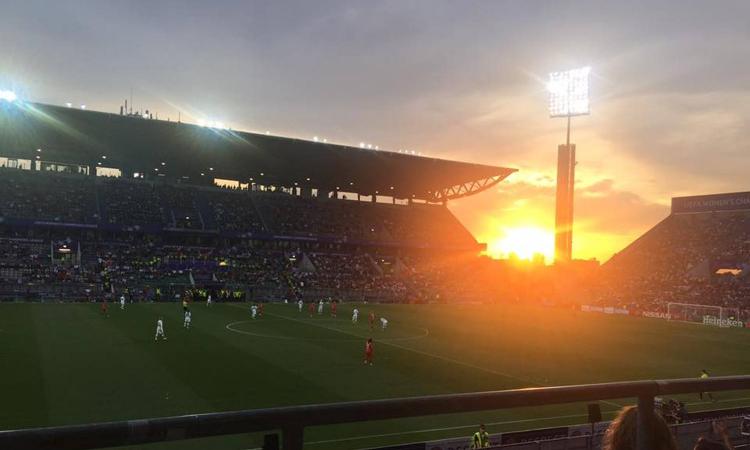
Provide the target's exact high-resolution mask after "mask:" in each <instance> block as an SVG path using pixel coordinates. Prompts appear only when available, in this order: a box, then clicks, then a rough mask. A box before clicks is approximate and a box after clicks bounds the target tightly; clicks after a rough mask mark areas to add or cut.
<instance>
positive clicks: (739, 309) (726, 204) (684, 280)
mask: <svg viewBox="0 0 750 450" xmlns="http://www.w3.org/2000/svg"><path fill="white" fill-rule="evenodd" d="M748 269H750V193H748V192H738V193H727V194H715V195H701V196H691V197H676V198H673V199H672V211H671V214H670V215H669V216H668V217H667V218H665V219H664V220H662V221H661V222H660V223H658V224H657V225H656V226H654V227H653V228H652V229H650V230H648V231H647V232H646V233H645V234H644V235H643V236H641V237H639V238H638V239H637V240H635V241H634V242H633V243H632V244H630V245H629V246H628V247H626V248H625V249H623V250H622V251H621V252H619V253H618V254H616V255H615V256H614V257H613V258H612V259H611V260H610V261H609V262H607V263H606V264H605V265H604V266H603V270H602V274H601V282H602V285H603V287H602V286H600V288H601V289H600V290H599V292H598V295H599V300H600V302H602V303H608V304H609V305H611V306H619V307H623V308H628V309H631V310H637V311H648V312H661V313H665V314H666V313H668V312H669V311H668V308H669V305H670V303H672V304H699V305H706V306H714V307H721V308H726V309H729V310H731V314H732V316H733V318H736V319H740V320H742V321H747V320H748V319H750V311H749V310H750V300H749V299H750V283H749V282H748V278H747V275H748ZM694 319H702V314H698V315H697V317H696V318H694ZM694 319H691V320H694Z"/></svg>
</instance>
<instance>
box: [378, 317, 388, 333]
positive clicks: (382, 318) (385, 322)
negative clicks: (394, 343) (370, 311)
mask: <svg viewBox="0 0 750 450" xmlns="http://www.w3.org/2000/svg"><path fill="white" fill-rule="evenodd" d="M380 325H382V326H383V329H384V330H385V327H387V326H388V319H386V318H385V317H381V318H380Z"/></svg>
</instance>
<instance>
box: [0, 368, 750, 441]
mask: <svg viewBox="0 0 750 450" xmlns="http://www.w3.org/2000/svg"><path fill="white" fill-rule="evenodd" d="M741 389H750V376H735V377H716V378H708V379H700V380H699V379H693V378H687V379H676V380H649V381H629V382H619V383H602V384H587V385H578V386H557V387H542V388H528V389H513V390H508V391H492V392H477V393H470V394H454V395H434V396H428V397H411V398H402V399H389V400H374V401H362V402H347V403H332V404H323V405H306V406H292V407H283V408H269V409H256V410H247V411H233V412H222V413H210V414H195V415H186V416H176V417H163V418H157V419H143V420H129V421H124V422H108V423H97V424H86V425H73V426H63V427H49V428H33V429H24V430H11V431H0V449H3V450H53V449H54V450H83V449H95V448H102V447H116V446H121V445H136V444H147V443H154V442H164V441H176V440H181V439H195V438H202V437H210V436H220V435H229V434H240V433H251V432H261V431H269V430H281V432H282V439H283V448H284V450H301V449H302V446H303V433H304V429H305V427H310V426H321V425H333V424H341V423H352V422H365V421H371V420H385V419H398V418H404V417H418V416H429V415H435V414H451V413H462V412H471V411H487V410H496V409H505V408H516V407H524V406H541V405H552V404H560V403H573V402H584V401H595V400H609V399H619V398H637V399H638V400H637V401H638V407H639V420H638V440H637V442H638V447H637V448H638V450H647V449H651V448H653V446H652V445H651V435H650V434H649V430H648V428H649V427H644V426H643V424H647V423H649V420H650V416H651V415H652V414H654V397H655V396H662V395H673V394H685V393H691V392H693V393H694V392H709V391H714V392H715V391H728V390H741Z"/></svg>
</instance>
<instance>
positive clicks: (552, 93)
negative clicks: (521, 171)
mask: <svg viewBox="0 0 750 450" xmlns="http://www.w3.org/2000/svg"><path fill="white" fill-rule="evenodd" d="M590 73H591V68H590V67H582V68H580V69H573V70H568V71H565V72H552V73H550V74H549V82H548V83H547V90H548V91H549V114H550V117H553V118H554V117H565V118H567V122H568V127H567V133H566V138H565V145H559V146H558V147H557V193H556V201H555V262H556V263H565V262H569V261H570V260H571V259H572V257H573V193H574V190H575V171H576V146H575V144H573V145H571V144H570V119H571V117H573V116H582V115H587V114H589V74H590Z"/></svg>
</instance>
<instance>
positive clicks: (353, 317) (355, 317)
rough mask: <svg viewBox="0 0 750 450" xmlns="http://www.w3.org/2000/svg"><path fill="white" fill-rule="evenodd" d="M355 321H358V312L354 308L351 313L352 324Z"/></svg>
mask: <svg viewBox="0 0 750 450" xmlns="http://www.w3.org/2000/svg"><path fill="white" fill-rule="evenodd" d="M357 319H359V310H358V309H357V308H354V311H352V322H356V321H357Z"/></svg>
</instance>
